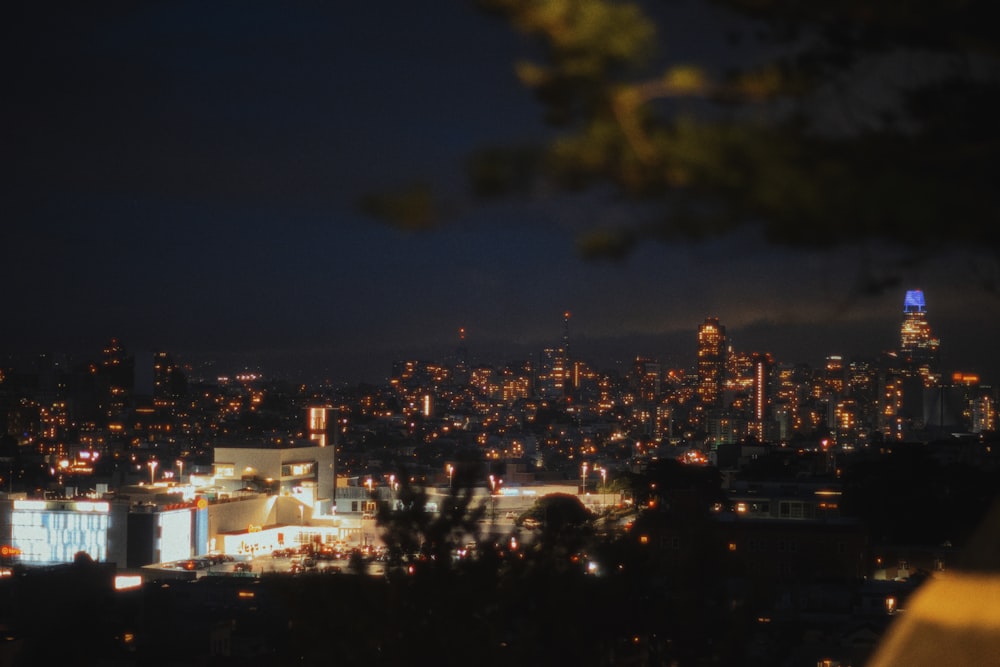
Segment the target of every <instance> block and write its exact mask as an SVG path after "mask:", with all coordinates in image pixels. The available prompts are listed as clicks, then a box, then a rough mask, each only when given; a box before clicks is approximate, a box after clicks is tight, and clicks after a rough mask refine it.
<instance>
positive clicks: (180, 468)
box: [177, 459, 184, 484]
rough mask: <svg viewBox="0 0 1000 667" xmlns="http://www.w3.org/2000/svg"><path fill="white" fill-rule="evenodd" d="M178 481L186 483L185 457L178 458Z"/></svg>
mask: <svg viewBox="0 0 1000 667" xmlns="http://www.w3.org/2000/svg"><path fill="white" fill-rule="evenodd" d="M177 481H178V482H180V483H182V484H183V483H184V461H183V459H177Z"/></svg>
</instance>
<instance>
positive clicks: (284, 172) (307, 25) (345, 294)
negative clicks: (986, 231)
mask: <svg viewBox="0 0 1000 667" xmlns="http://www.w3.org/2000/svg"><path fill="white" fill-rule="evenodd" d="M57 7H58V9H57V10H54V11H49V10H48V9H46V10H45V11H42V10H41V9H32V8H31V7H24V8H21V9H19V12H18V13H17V14H15V16H14V17H13V18H12V21H11V22H10V23H9V24H8V26H7V36H8V37H9V39H7V40H6V42H5V44H6V46H7V47H8V48H10V49H11V50H12V54H16V57H13V56H12V57H11V58H8V59H6V61H5V62H6V63H7V64H6V65H5V67H8V68H9V69H8V70H6V71H7V73H8V74H9V76H8V77H5V78H6V79H7V80H9V81H11V88H10V90H9V99H10V100H12V104H10V105H8V106H6V107H5V108H4V109H3V111H2V113H3V118H4V119H5V120H6V121H7V122H5V124H4V126H5V127H6V128H7V130H6V133H7V134H6V139H7V141H6V142H5V147H6V155H7V158H8V159H7V160H6V161H5V178H4V179H0V183H2V186H0V187H2V188H3V195H4V197H3V199H4V205H5V213H6V215H5V218H6V219H7V220H8V221H9V223H10V224H9V228H8V229H7V231H6V232H5V239H4V240H5V242H4V244H3V249H2V250H0V280H2V281H3V283H4V284H5V285H7V286H9V287H10V289H9V290H8V291H7V293H6V294H7V299H6V302H5V312H6V313H7V316H6V317H5V319H4V322H3V325H2V326H0V351H2V352H4V353H7V352H27V353H36V352H69V353H72V354H74V355H86V354H93V353H94V352H95V351H99V350H100V349H101V347H102V346H103V345H104V344H106V343H107V341H108V340H110V339H111V338H118V339H120V340H121V341H122V342H123V343H124V344H125V345H127V346H128V347H129V348H130V349H133V350H147V349H148V350H158V349H159V350H168V351H173V352H176V353H178V354H180V355H183V356H185V357H199V358H220V359H223V358H225V359H238V360H241V361H242V362H243V363H246V364H251V365H255V366H261V367H263V369H264V370H265V371H266V372H268V373H269V374H273V375H291V376H303V375H304V374H307V375H309V376H314V377H317V376H323V377H325V378H329V379H331V380H332V381H335V382H341V381H343V382H353V381H356V380H367V381H380V380H382V379H384V378H385V377H386V376H387V374H388V373H389V368H390V364H391V363H392V361H393V360H395V359H401V358H414V357H417V358H419V357H427V356H432V357H433V356H438V355H441V354H445V353H447V352H449V351H451V350H452V349H454V347H455V345H456V344H457V331H458V330H459V329H461V328H464V329H465V330H466V331H467V343H466V344H467V347H468V348H469V350H470V354H471V355H473V356H474V357H478V358H481V359H488V360H500V359H507V358H514V359H516V358H521V357H523V356H525V355H526V354H537V352H538V351H539V350H541V349H543V348H544V347H547V346H550V345H552V344H555V343H556V342H557V341H558V340H559V338H560V337H561V335H562V317H561V316H562V313H563V312H564V311H567V310H568V311H570V312H571V313H572V314H573V319H572V323H571V327H572V336H573V341H574V350H575V353H577V354H579V356H580V357H581V358H589V359H593V363H594V364H595V365H596V366H598V367H602V366H606V365H609V364H613V363H614V362H615V361H616V360H621V361H628V360H629V359H631V358H632V357H634V356H636V355H642V356H649V357H657V358H662V359H664V362H665V363H670V359H671V358H676V359H678V360H679V361H678V363H682V362H683V360H685V359H688V358H690V355H692V354H693V350H694V348H695V335H696V334H695V330H696V328H697V326H698V324H699V323H700V322H702V321H703V320H704V318H705V317H709V316H714V317H719V318H720V320H721V321H722V322H723V323H724V324H725V325H726V327H727V330H728V331H729V333H730V335H731V337H732V340H733V342H734V345H735V346H736V347H737V348H738V349H741V350H748V351H750V350H753V351H762V352H764V351H766V352H771V353H772V354H774V355H775V356H776V358H778V359H782V360H788V361H804V362H811V363H814V364H815V363H819V362H820V361H821V360H822V359H823V358H824V357H825V356H827V355H829V354H843V355H849V354H857V355H872V354H877V353H878V352H880V351H882V350H884V349H887V348H891V347H893V346H895V345H897V343H898V341H897V340H896V338H897V333H898V323H899V317H900V307H899V303H900V301H901V295H902V293H903V291H905V290H906V289H923V290H924V292H925V294H926V295H927V300H928V305H929V311H930V318H931V320H932V325H933V326H934V328H935V331H936V332H937V334H938V335H939V337H940V338H941V340H942V346H941V357H942V363H943V364H946V365H948V366H952V367H954V368H956V369H961V370H970V371H978V372H980V373H981V374H982V375H983V376H985V377H996V376H997V370H996V369H1000V351H998V350H997V346H996V345H995V344H994V343H993V341H995V340H997V339H998V338H1000V317H997V312H998V310H1000V308H998V305H1000V303H998V298H997V293H996V290H995V288H991V287H990V284H991V278H992V279H993V281H994V283H995V278H996V272H997V263H996V260H995V257H990V255H989V252H988V249H985V250H984V251H983V252H982V254H980V253H979V252H978V251H970V250H968V249H964V250H963V249H952V248H941V249H940V250H939V251H938V252H936V253H924V254H923V255H921V256H920V257H919V260H918V261H915V262H911V261H910V260H911V259H912V257H911V255H912V253H911V252H910V251H909V249H908V248H906V239H905V238H903V237H902V235H901V238H899V239H889V240H887V241H886V242H885V244H873V243H868V244H865V245H864V246H860V247H830V248H825V249H803V248H794V249H788V248H781V247H776V246H775V245H773V244H771V243H769V242H768V241H767V240H766V239H764V238H762V237H761V236H759V235H757V234H756V233H754V232H753V231H750V230H748V231H745V232H741V233H739V234H736V235H732V236H727V237H723V238H717V239H708V240H705V241H700V242H672V243H663V244H658V243H649V244H647V245H643V246H641V247H639V248H637V249H635V250H634V251H633V252H632V253H631V254H630V255H629V256H627V257H625V258H622V259H620V260H617V261H602V260H593V259H585V258H584V257H583V256H582V255H581V254H580V252H578V250H577V246H576V242H577V239H578V234H579V233H580V232H581V231H582V230H584V229H590V228H593V227H594V226H595V225H598V226H599V225H604V224H611V225H613V224H616V223H621V222H623V221H625V222H628V221H630V220H631V218H630V216H631V215H632V213H633V212H632V211H630V209H629V208H628V207H622V206H620V205H616V204H615V203H614V202H608V201H607V200H605V199H603V198H601V197H595V196H593V195H580V196H570V195H560V196H552V197H549V198H542V199H536V200H531V201H516V200H515V201H503V202H494V203H489V204H482V203H478V204H477V203H473V202H469V201H468V200H467V199H464V198H463V197H462V196H461V195H460V194H456V196H455V197H454V199H453V201H456V202H457V203H456V210H455V211H453V212H452V215H451V222H450V223H449V224H447V225H445V226H443V227H441V228H437V229H432V230H428V231H422V232H416V231H407V230H404V229H399V228H394V227H390V226H385V225H383V224H382V223H380V222H379V221H377V220H373V219H370V218H367V217H365V216H364V215H363V213H362V212H361V211H360V210H359V207H358V200H359V198H361V197H362V196H363V195H364V194H366V193H368V192H372V191H379V190H383V189H387V188H391V187H393V186H398V185H400V183H401V182H403V183H405V182H406V181H407V180H408V179H410V178H412V177H413V176H414V175H417V176H426V177H427V178H428V180H433V181H434V182H435V183H443V184H445V187H452V188H453V189H454V190H455V191H456V192H459V191H461V190H462V185H461V183H462V182H463V180H464V176H465V160H466V159H467V158H468V155H469V154H470V153H471V152H473V151H474V150H475V149H477V148H481V147H482V146H484V145H489V144H495V143H500V144H507V145H517V144H518V143H519V142H520V141H521V140H522V139H524V138H526V137H527V138H532V137H536V136H538V134H539V133H541V132H542V130H543V123H542V121H541V118H540V115H541V112H540V109H539V107H538V106H537V105H536V104H535V102H534V101H533V100H532V98H531V94H530V93H529V92H528V91H526V90H525V89H524V88H523V87H521V86H520V84H519V83H518V81H517V78H516V76H515V73H514V63H515V61H516V60H517V58H518V57H520V55H521V54H522V49H521V47H522V46H523V44H522V42H521V41H520V40H519V38H518V36H517V35H516V34H515V33H514V32H513V31H511V30H510V28H509V27H508V26H505V25H503V24H502V22H499V21H496V20H493V19H490V18H489V17H486V16H484V15H482V14H481V13H478V12H476V11H474V10H473V9H471V8H470V7H469V6H468V5H467V4H466V3H463V2H458V1H457V0H456V1H454V2H444V3H434V6H433V7H430V6H428V7H419V8H418V7H414V6H412V4H407V3H388V4H386V5H385V6H382V5H380V6H379V7H367V6H365V7H357V8H353V9H352V14H351V20H350V21H345V20H344V17H343V16H342V10H340V9H339V8H337V7H333V6H329V7H328V6H325V5H321V4H319V5H317V4H315V3H313V4H309V5H305V4H298V5H293V6H286V7H281V8H278V7H276V6H271V5H269V4H268V3H251V4H250V5H247V4H246V3H213V4H212V6H210V7H206V6H204V5H203V4H200V3H192V2H182V3H173V4H171V6H170V7H159V6H157V7H153V6H145V5H144V6H139V7H132V6H128V7H126V6H124V5H122V6H114V7H108V8H106V9H104V10H102V11H100V12H97V11H90V10H89V9H85V8H80V7H79V6H76V5H75V4H73V3H63V5H62V6H59V5H58V3H57ZM670 11H676V12H678V14H677V16H676V19H677V20H676V21H673V22H669V21H668V22H667V25H668V28H667V31H666V33H665V34H664V42H665V43H666V44H668V45H669V47H670V49H671V52H672V53H673V54H675V55H676V57H677V58H678V59H681V60H683V59H685V58H689V57H690V58H701V57H708V56H713V55H718V54H721V53H723V52H725V53H728V54H730V55H732V54H733V51H732V49H733V48H734V47H733V46H732V45H729V44H727V43H726V40H725V38H724V34H723V33H724V32H725V31H724V26H725V25H726V24H725V21H724V19H723V18H722V16H721V14H719V12H717V11H716V10H713V9H711V8H705V7H704V6H701V5H700V4H698V3H683V2H682V3H678V4H677V5H676V6H675V7H672V8H671V9H670ZM415 27H419V28H420V30H414V28H415ZM422 31H423V32H422ZM428 35H432V36H433V38H432V39H430V38H428ZM708 35H710V36H711V37H707V36H708ZM941 224H942V226H943V227H947V226H948V224H949V221H948V220H942V221H941Z"/></svg>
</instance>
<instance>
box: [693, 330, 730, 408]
mask: <svg viewBox="0 0 1000 667" xmlns="http://www.w3.org/2000/svg"><path fill="white" fill-rule="evenodd" d="M725 370H726V328H725V327H724V326H722V325H721V324H719V318H717V317H708V318H705V322H704V323H703V324H702V325H701V326H700V327H698V397H699V398H700V399H701V402H702V403H703V404H705V405H713V406H714V405H718V404H719V402H720V401H721V399H722V383H723V380H724V379H725V378H724V376H725Z"/></svg>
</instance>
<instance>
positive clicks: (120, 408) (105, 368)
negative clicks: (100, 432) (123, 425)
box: [97, 338, 135, 417]
mask: <svg viewBox="0 0 1000 667" xmlns="http://www.w3.org/2000/svg"><path fill="white" fill-rule="evenodd" d="M97 374H98V378H99V382H100V387H101V392H102V393H103V396H101V398H100V409H101V410H102V411H104V413H105V414H106V416H108V417H117V416H119V415H121V414H123V413H124V412H125V406H126V404H127V403H128V402H129V401H130V400H131V397H132V393H133V392H134V391H135V358H134V357H133V356H131V355H129V354H128V353H127V352H126V351H125V348H124V347H123V346H122V345H121V344H120V343H119V342H118V339H117V338H113V339H111V341H110V342H109V343H108V345H107V346H106V347H105V348H104V350H103V351H102V358H101V366H100V368H99V369H98V371H97Z"/></svg>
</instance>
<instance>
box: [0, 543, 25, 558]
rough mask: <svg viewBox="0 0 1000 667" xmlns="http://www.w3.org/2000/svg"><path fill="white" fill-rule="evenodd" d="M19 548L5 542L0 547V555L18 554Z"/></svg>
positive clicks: (4, 556)
mask: <svg viewBox="0 0 1000 667" xmlns="http://www.w3.org/2000/svg"><path fill="white" fill-rule="evenodd" d="M20 555H21V550H20V549H18V548H17V547H12V546H10V545H9V544H5V545H3V546H2V547H0V557H3V558H9V557H11V556H20Z"/></svg>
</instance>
